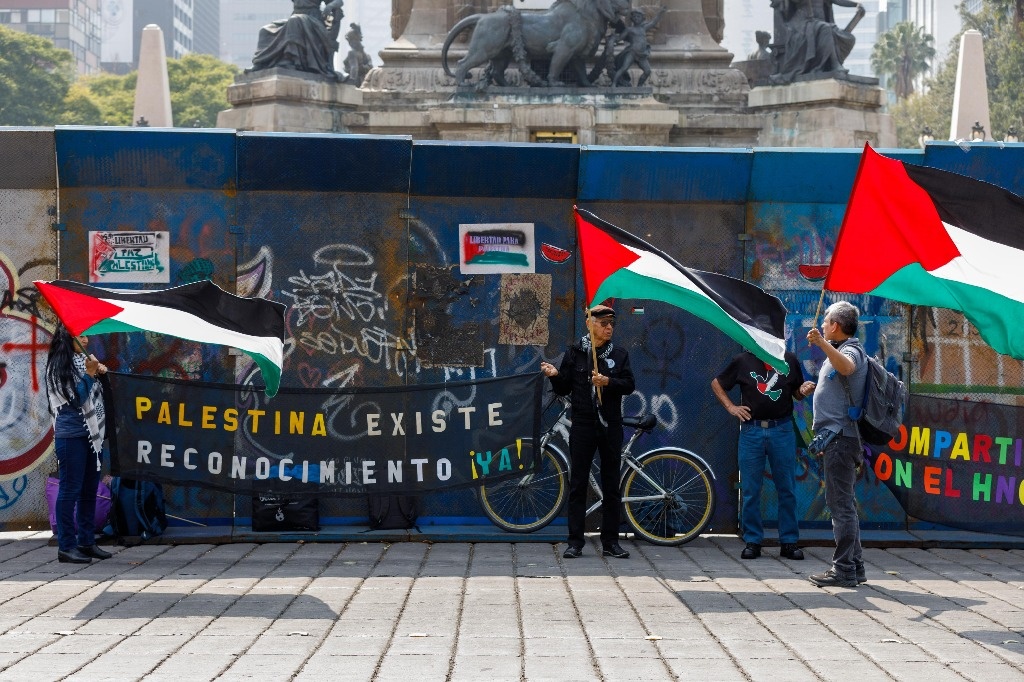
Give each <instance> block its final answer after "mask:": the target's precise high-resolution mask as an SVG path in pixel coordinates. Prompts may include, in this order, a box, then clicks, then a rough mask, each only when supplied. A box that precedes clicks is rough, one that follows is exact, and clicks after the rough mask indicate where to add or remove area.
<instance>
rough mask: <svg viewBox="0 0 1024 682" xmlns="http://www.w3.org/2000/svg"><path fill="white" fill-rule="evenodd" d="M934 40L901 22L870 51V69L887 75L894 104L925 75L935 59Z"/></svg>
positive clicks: (910, 25) (909, 23)
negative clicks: (894, 95) (892, 92)
mask: <svg viewBox="0 0 1024 682" xmlns="http://www.w3.org/2000/svg"><path fill="white" fill-rule="evenodd" d="M934 40H935V39H934V38H933V37H932V36H930V35H928V34H927V33H925V32H924V28H923V27H921V26H915V25H914V23H913V22H910V21H901V22H900V23H898V24H896V25H895V26H893V27H892V28H891V29H890V30H889V31H887V32H886V33H883V34H882V36H881V37H880V38H879V39H878V42H876V43H875V46H874V47H873V48H872V50H871V68H873V69H874V70H875V73H876V74H878V75H879V76H887V77H888V78H889V82H890V83H891V84H892V88H893V91H894V92H895V93H896V101H900V100H903V99H906V98H907V97H909V96H910V95H912V94H913V93H914V81H915V80H917V78H918V76H921V75H923V74H925V73H928V70H929V69H930V68H931V60H932V59H933V58H934V57H935V47H934V46H933V45H932V43H933V42H934Z"/></svg>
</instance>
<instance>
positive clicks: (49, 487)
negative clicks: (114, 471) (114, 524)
mask: <svg viewBox="0 0 1024 682" xmlns="http://www.w3.org/2000/svg"><path fill="white" fill-rule="evenodd" d="M59 488H60V479H59V478H54V477H53V476H47V477H46V506H47V507H48V508H49V510H50V530H52V531H53V534H54V535H56V534H57V491H58V490H59ZM112 505H113V500H112V499H111V495H110V488H108V487H107V484H106V483H104V482H103V481H102V480H101V481H100V482H99V485H98V486H96V531H97V533H98V532H99V530H100V529H102V528H103V526H105V525H107V517H109V516H110V508H111V506H112ZM75 530H76V531H77V530H78V519H77V514H76V518H75Z"/></svg>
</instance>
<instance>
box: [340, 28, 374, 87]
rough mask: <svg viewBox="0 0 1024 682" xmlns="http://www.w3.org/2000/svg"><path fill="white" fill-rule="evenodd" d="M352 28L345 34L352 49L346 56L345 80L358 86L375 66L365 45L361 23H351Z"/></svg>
mask: <svg viewBox="0 0 1024 682" xmlns="http://www.w3.org/2000/svg"><path fill="white" fill-rule="evenodd" d="M350 26H351V27H352V30H350V31H349V32H348V33H346V34H345V40H346V41H348V46H349V47H350V48H352V49H350V50H349V51H348V55H346V56H345V73H346V76H345V82H346V83H352V84H353V85H355V86H356V87H359V86H360V85H362V84H363V79H364V78H366V74H368V73H369V72H370V69H372V68H373V60H372V59H371V58H370V55H368V54H366V49H365V48H364V47H363V29H361V28H360V27H359V24H350Z"/></svg>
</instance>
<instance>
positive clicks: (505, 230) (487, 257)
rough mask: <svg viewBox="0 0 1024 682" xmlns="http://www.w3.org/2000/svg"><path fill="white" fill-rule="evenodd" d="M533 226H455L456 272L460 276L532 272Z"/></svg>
mask: <svg viewBox="0 0 1024 682" xmlns="http://www.w3.org/2000/svg"><path fill="white" fill-rule="evenodd" d="M533 252H534V239H533V223H470V224H460V225H459V269H460V270H461V272H462V274H464V275H499V274H505V273H530V272H535V267H536V263H535V261H534V256H533Z"/></svg>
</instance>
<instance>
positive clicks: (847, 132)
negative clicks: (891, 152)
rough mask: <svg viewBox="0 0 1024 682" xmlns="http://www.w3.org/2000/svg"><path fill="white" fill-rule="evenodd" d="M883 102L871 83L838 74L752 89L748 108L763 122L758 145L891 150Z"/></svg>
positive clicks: (891, 131) (891, 129) (891, 127)
mask: <svg viewBox="0 0 1024 682" xmlns="http://www.w3.org/2000/svg"><path fill="white" fill-rule="evenodd" d="M803 78H806V77H803ZM885 101H886V100H885V90H884V89H883V88H880V87H878V81H877V80H876V79H874V78H863V77H858V76H849V75H844V76H841V77H838V78H819V79H817V80H803V79H801V80H798V81H797V82H794V83H791V84H790V85H774V86H761V87H755V88H753V89H751V91H750V97H749V100H748V102H749V103H748V106H749V110H750V112H751V113H752V114H754V115H758V116H760V117H761V119H762V121H763V127H762V129H761V133H760V135H759V136H758V144H759V145H760V146H762V147H853V148H859V147H863V146H864V143H865V142H870V143H871V146H872V147H895V146H896V124H895V123H894V122H893V120H892V117H891V116H889V115H888V114H884V113H881V112H882V105H883V104H884V103H885Z"/></svg>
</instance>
